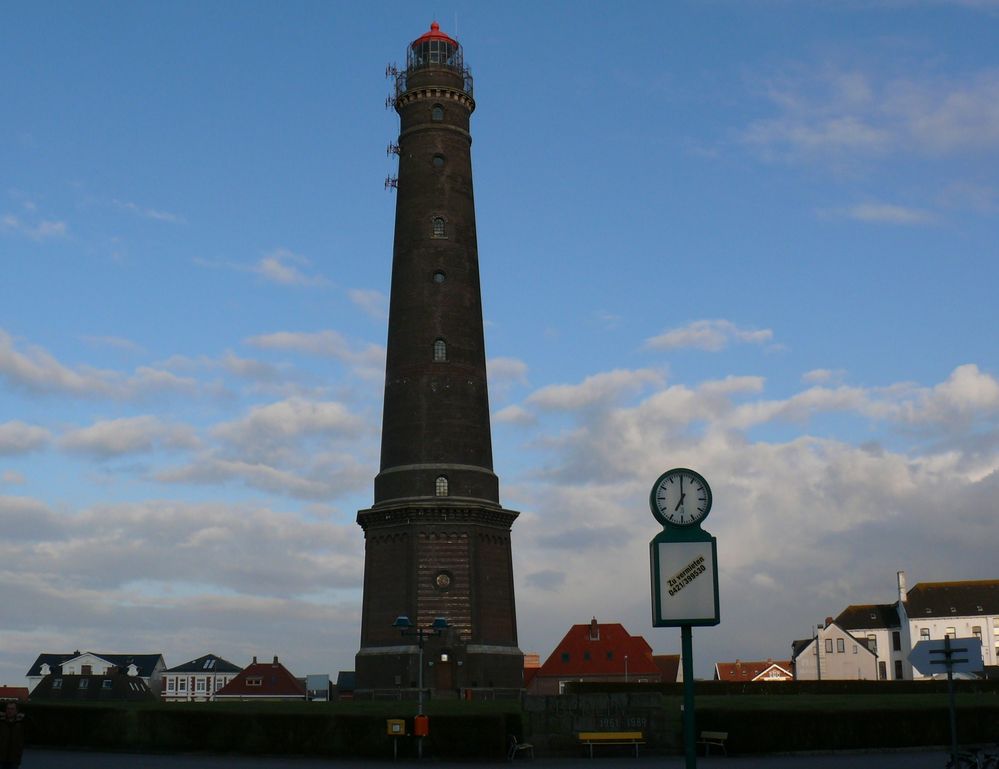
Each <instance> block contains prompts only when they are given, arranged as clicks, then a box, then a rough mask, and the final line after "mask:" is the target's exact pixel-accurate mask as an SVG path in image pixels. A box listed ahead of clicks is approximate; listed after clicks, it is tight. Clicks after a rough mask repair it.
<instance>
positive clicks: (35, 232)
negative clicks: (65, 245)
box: [0, 214, 69, 240]
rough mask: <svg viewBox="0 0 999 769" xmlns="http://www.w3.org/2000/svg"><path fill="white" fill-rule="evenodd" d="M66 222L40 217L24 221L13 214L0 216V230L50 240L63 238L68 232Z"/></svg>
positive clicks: (33, 238)
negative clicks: (33, 220) (35, 219)
mask: <svg viewBox="0 0 999 769" xmlns="http://www.w3.org/2000/svg"><path fill="white" fill-rule="evenodd" d="M68 229H69V228H68V227H67V225H66V222H61V221H57V220H54V219H40V220H38V221H35V222H26V221H24V220H23V219H21V218H19V217H17V216H15V215H14V214H3V215H2V216H0V232H5V231H6V232H14V233H17V234H19V235H24V236H25V237H28V238H31V239H32V240H52V239H55V238H64V237H66V234H67V232H68Z"/></svg>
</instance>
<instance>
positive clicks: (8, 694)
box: [0, 686, 28, 702]
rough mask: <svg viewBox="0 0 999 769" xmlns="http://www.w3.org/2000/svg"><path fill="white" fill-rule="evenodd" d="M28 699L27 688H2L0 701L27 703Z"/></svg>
mask: <svg viewBox="0 0 999 769" xmlns="http://www.w3.org/2000/svg"><path fill="white" fill-rule="evenodd" d="M27 699H28V687H27V686H0V700H20V701H21V702H26V701H27Z"/></svg>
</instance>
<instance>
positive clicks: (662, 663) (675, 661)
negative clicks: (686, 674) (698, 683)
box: [652, 654, 683, 683]
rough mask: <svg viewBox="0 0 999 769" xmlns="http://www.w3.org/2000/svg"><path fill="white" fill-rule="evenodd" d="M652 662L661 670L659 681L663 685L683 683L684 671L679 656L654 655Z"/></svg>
mask: <svg viewBox="0 0 999 769" xmlns="http://www.w3.org/2000/svg"><path fill="white" fill-rule="evenodd" d="M652 661H653V662H655V663H656V667H657V668H659V675H660V679H659V680H660V681H662V682H663V683H674V682H676V683H679V682H682V681H683V671H682V670H681V669H680V655H679V654H653V655H652Z"/></svg>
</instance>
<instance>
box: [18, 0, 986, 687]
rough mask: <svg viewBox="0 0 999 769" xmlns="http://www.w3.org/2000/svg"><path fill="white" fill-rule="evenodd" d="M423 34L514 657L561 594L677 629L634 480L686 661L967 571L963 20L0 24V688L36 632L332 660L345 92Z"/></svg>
mask: <svg viewBox="0 0 999 769" xmlns="http://www.w3.org/2000/svg"><path fill="white" fill-rule="evenodd" d="M433 18H437V19H438V20H439V21H440V23H441V25H442V28H443V29H444V30H445V31H446V32H449V33H451V34H454V35H455V36H456V37H458V38H459V39H460V41H461V42H462V44H463V45H464V47H465V56H466V62H467V63H468V64H469V65H470V67H471V70H472V73H473V75H474V77H475V96H476V101H477V108H476V111H475V114H474V115H473V118H472V121H473V122H472V130H473V136H474V145H473V149H472V153H473V167H474V173H475V185H476V190H475V191H476V211H477V225H478V241H479V248H480V252H479V257H480V264H481V271H482V280H483V304H484V308H485V309H484V313H485V320H486V324H487V325H486V344H487V354H488V358H489V376H490V395H491V407H492V411H493V440H494V455H495V456H494V460H495V468H496V471H497V472H498V474H499V476H500V479H501V498H502V501H503V504H504V505H505V506H506V507H509V508H512V509H515V510H519V511H521V513H522V514H521V517H520V519H519V520H518V522H517V523H516V524H515V526H514V560H515V571H516V579H517V601H518V618H519V626H520V636H521V646H522V648H523V649H524V650H525V651H530V652H537V653H540V654H541V655H542V656H546V655H547V654H548V653H549V652H550V651H551V650H552V648H553V647H554V645H555V643H556V642H557V641H558V640H559V639H560V638H561V636H562V634H563V633H564V632H565V630H566V629H567V628H568V627H569V626H570V625H571V624H573V623H579V622H587V621H589V619H590V617H591V616H594V615H595V616H596V617H597V618H598V619H599V620H600V621H608V622H609V621H620V622H623V623H624V624H625V625H626V626H627V627H628V629H629V630H631V631H632V632H633V633H641V634H643V635H645V636H646V637H647V638H648V640H649V641H650V643H651V644H652V646H653V648H654V649H655V650H656V651H658V652H671V651H677V650H678V648H679V633H678V632H676V631H671V630H653V629H652V628H651V626H650V622H651V619H650V610H649V596H648V587H647V585H648V577H647V575H648V571H647V569H648V566H647V545H648V541H649V540H650V539H651V538H652V537H653V536H654V535H655V534H656V533H657V531H658V528H657V524H656V523H655V521H654V520H653V518H652V516H651V514H650V512H649V510H648V505H647V496H648V490H649V488H650V487H651V485H652V483H653V482H654V481H655V479H656V477H657V476H658V475H659V474H660V473H661V472H663V471H664V470H666V469H667V468H669V467H674V466H689V467H694V468H696V469H698V470H699V471H700V472H701V473H702V474H703V475H705V476H706V477H707V478H708V480H709V482H711V484H712V488H713V490H714V496H715V506H714V510H713V512H712V514H711V516H710V518H709V519H708V521H707V523H706V525H705V527H706V528H707V529H709V530H711V531H712V533H714V534H715V535H716V536H717V537H718V540H719V561H720V564H721V569H722V576H721V598H722V620H723V621H722V624H721V626H719V627H718V628H713V629H705V630H698V632H697V633H696V634H695V666H696V669H697V672H698V674H700V675H710V673H711V667H712V665H713V663H714V662H715V661H724V660H734V659H736V658H741V659H750V658H766V657H774V658H781V657H786V656H787V655H788V654H789V651H790V643H791V640H792V639H794V638H798V637H802V636H805V635H807V634H808V633H809V627H810V626H811V625H813V624H814V623H815V622H817V621H821V620H822V619H823V618H824V617H825V616H827V615H832V614H836V613H838V612H839V611H840V610H841V609H842V608H844V607H845V606H846V605H847V604H849V603H868V602H888V601H891V600H893V598H894V580H895V571H897V570H899V569H904V570H906V571H907V573H908V575H909V584H910V585H911V584H914V583H915V582H918V581H938V580H951V579H984V578H996V577H997V576H999V574H997V573H996V571H995V566H994V560H995V550H996V545H997V543H999V536H997V534H996V533H995V532H996V529H995V526H994V524H993V519H994V517H995V511H996V501H995V500H996V494H997V491H999V473H997V467H999V359H997V358H999V356H997V350H999V333H997V316H999V313H997V310H996V300H995V296H996V289H997V287H999V267H997V264H999V259H997V257H999V253H997V245H996V244H997V232H999V227H997V225H999V182H997V181H996V180H997V179H999V108H997V106H996V105H997V104H999V53H997V50H996V47H995V45H994V42H995V39H996V32H997V28H999V3H996V2H991V1H989V0H980V1H979V2H975V1H974V0H967V1H966V2H944V1H943V0H941V1H940V2H904V1H903V0H898V1H895V2H888V1H886V2H807V1H804V0H803V1H802V2H779V1H778V0H773V1H770V2H764V1H763V0H760V1H759V2H744V1H741V0H740V1H738V2H737V1H736V0H727V1H726V0H717V1H715V2H697V3H694V2H677V3H670V4H662V3H631V4H628V5H626V6H624V7H623V8H621V7H617V6H610V5H605V4H597V3H582V2H580V3H556V2H552V3H543V4H539V3H516V2H514V3H504V4H495V5H486V4H480V3H456V2H447V3H437V4H434V5H427V4H419V3H415V4H414V3H401V2H398V3H373V4H367V5H364V6H361V5H356V6H355V5H348V4H346V3H340V4H335V3H318V2H316V3H313V2H297V3H289V4H280V5H279V4H276V3H274V4H271V3H250V2H240V3H222V2H219V3H211V4H206V3H90V4H85V5H81V4H76V3H49V2H41V3H9V4H7V5H5V6H4V7H3V9H2V10H0V64H2V67H3V70H4V72H6V73H7V77H5V78H4V79H3V83H2V84H0V109H2V114H3V118H4V119H3V120H2V121H0V267H2V272H0V532H2V534H0V576H2V578H3V580H4V582H5V583H6V584H7V585H8V590H7V591H6V594H7V596H8V597H7V598H5V601H4V609H3V621H2V622H0V625H2V627H0V682H3V683H17V682H18V681H19V680H20V679H21V677H22V676H23V674H24V671H25V670H26V669H27V667H28V665H29V664H30V662H31V661H32V660H33V659H34V657H35V655H36V654H37V653H39V652H41V651H60V650H72V649H76V648H79V649H93V650H97V651H100V650H104V651H141V652H147V651H162V652H163V653H164V654H165V655H166V659H167V663H168V664H170V665H176V664H180V663H181V662H184V661H186V660H188V659H192V658H194V657H197V656H199V655H201V654H204V653H206V652H208V651H212V652H214V653H217V654H220V655H222V656H223V657H226V658H229V659H231V660H233V661H234V662H237V663H243V662H245V661H247V660H249V658H250V657H251V656H252V655H254V654H256V655H264V656H266V655H269V654H273V653H277V654H279V655H281V657H282V659H284V660H286V661H287V662H288V664H289V666H290V667H291V669H292V670H294V671H295V672H296V673H299V674H302V675H304V674H305V673H311V672H317V671H330V672H334V673H335V672H336V671H337V670H340V669H350V668H351V667H352V666H353V654H354V653H355V651H356V649H357V643H358V638H359V606H360V592H359V591H360V579H361V570H362V565H363V537H362V533H361V531H360V529H359V527H357V526H356V524H355V523H354V516H355V514H356V511H357V510H358V509H359V508H364V507H367V506H368V505H369V504H370V502H371V486H372V479H373V477H374V475H375V473H376V472H377V463H378V441H379V420H380V414H381V386H382V375H383V365H384V343H385V333H386V308H387V292H388V285H389V270H390V261H391V250H392V226H393V220H394V202H395V201H394V196H393V193H392V192H388V191H386V190H385V189H384V188H383V181H384V179H385V177H386V176H388V175H390V174H393V173H394V172H395V164H394V163H393V161H392V159H390V158H389V157H387V156H386V152H385V147H386V145H387V144H388V143H389V142H390V141H393V140H394V139H395V137H396V136H397V132H398V120H397V117H396V115H395V113H394V112H392V111H391V110H386V109H385V108H384V105H383V101H384V99H385V97H386V96H387V95H388V93H389V82H388V81H387V80H385V79H384V71H385V66H386V64H387V63H389V62H396V63H399V62H403V61H404V57H405V49H406V45H407V43H408V42H409V41H410V40H412V39H414V38H416V37H417V36H419V35H420V34H422V32H424V31H425V30H426V29H427V27H428V26H429V23H430V21H431V20H432V19H433ZM12 593H13V594H14V595H15V596H16V597H10V596H11V594H12Z"/></svg>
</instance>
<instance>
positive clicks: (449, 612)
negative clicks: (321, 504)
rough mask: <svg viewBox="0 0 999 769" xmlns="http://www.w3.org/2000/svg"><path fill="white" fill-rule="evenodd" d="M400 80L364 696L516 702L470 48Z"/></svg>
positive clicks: (429, 43)
mask: <svg viewBox="0 0 999 769" xmlns="http://www.w3.org/2000/svg"><path fill="white" fill-rule="evenodd" d="M390 74H393V75H395V97H394V99H393V101H394V106H395V109H396V111H397V112H398V113H399V118H400V121H401V129H400V134H399V142H398V147H397V148H396V147H395V146H392V147H391V148H392V149H394V150H396V151H397V153H398V155H399V175H398V179H397V182H396V189H397V193H398V196H397V201H396V215H395V244H394V249H393V256H392V295H391V301H390V306H389V328H388V350H387V360H386V365H385V405H384V412H383V418H382V453H381V469H380V472H379V473H378V475H377V477H376V478H375V495H374V496H375V499H374V504H373V505H372V506H371V508H370V509H367V510H361V511H360V512H358V514H357V523H358V524H359V525H360V526H361V527H362V528H363V529H364V537H365V551H364V553H365V562H364V600H363V606H362V615H361V646H360V650H359V651H358V653H357V658H356V672H357V684H356V685H357V690H358V693H359V694H361V695H362V696H363V693H364V692H371V691H374V690H379V689H381V690H384V689H396V690H399V689H414V688H417V687H418V686H419V685H421V684H422V686H423V688H425V689H430V690H434V691H436V692H437V693H438V695H439V696H441V695H446V694H449V693H452V692H456V691H458V690H461V689H475V688H495V689H520V688H522V686H523V654H522V653H521V651H520V649H519V648H518V646H517V619H516V611H515V607H514V589H513V564H512V557H511V550H510V528H511V525H512V524H513V522H514V520H515V519H516V518H517V515H518V513H516V512H514V511H512V510H506V509H504V508H503V507H501V506H500V503H499V481H498V479H497V477H496V475H495V473H494V472H493V463H492V440H491V438H490V431H489V396H488V392H487V388H486V359H485V348H484V340H483V327H482V301H481V297H480V291H479V261H478V250H477V246H476V233H475V206H474V201H473V197H472V161H471V144H472V137H471V134H470V133H469V120H470V117H471V114H472V111H473V110H474V109H475V101H474V100H473V99H472V77H471V75H470V74H469V72H468V69H467V68H466V67H465V64H464V60H463V56H462V49H461V46H460V45H459V44H458V42H457V41H455V40H453V39H452V38H451V37H449V36H448V35H446V34H444V33H443V32H441V31H440V27H439V26H438V25H437V24H436V23H434V24H432V25H431V27H430V31H429V32H427V33H426V34H424V35H422V36H421V37H419V38H417V39H416V40H415V41H413V42H412V43H411V44H410V46H409V48H408V50H407V52H406V68H405V70H404V71H395V70H392V71H391V72H390ZM400 616H405V617H407V618H408V619H409V621H410V623H411V626H410V627H409V628H405V627H404V625H405V624H406V623H405V622H401V623H400V622H397V621H396V620H397V618H399V617H400ZM438 618H443V620H444V621H445V622H446V625H447V626H446V627H444V624H445V622H441V621H440V619H438ZM435 624H436V627H433V626H434V625H435ZM431 628H433V629H431ZM423 630H425V631H426V632H421V631H423ZM403 631H405V632H403ZM421 660H422V670H421V664H420V662H421Z"/></svg>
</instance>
